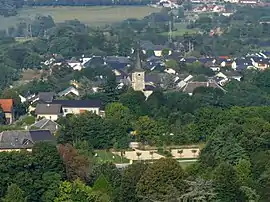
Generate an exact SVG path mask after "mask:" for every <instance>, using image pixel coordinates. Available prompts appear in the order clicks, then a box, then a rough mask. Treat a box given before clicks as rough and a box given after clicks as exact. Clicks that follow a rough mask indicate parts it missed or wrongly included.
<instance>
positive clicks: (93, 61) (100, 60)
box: [82, 56, 106, 68]
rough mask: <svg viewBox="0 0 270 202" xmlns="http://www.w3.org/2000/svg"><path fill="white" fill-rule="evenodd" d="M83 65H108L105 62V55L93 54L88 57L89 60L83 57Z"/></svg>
mask: <svg viewBox="0 0 270 202" xmlns="http://www.w3.org/2000/svg"><path fill="white" fill-rule="evenodd" d="M82 65H83V66H84V67H86V68H87V67H90V66H92V65H95V66H103V65H106V62H105V59H104V57H102V56H92V57H91V58H87V60H86V59H85V58H83V60H82Z"/></svg>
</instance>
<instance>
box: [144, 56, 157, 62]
mask: <svg viewBox="0 0 270 202" xmlns="http://www.w3.org/2000/svg"><path fill="white" fill-rule="evenodd" d="M146 61H149V62H155V61H161V57H157V56H154V55H152V56H151V57H149V58H147V59H146Z"/></svg>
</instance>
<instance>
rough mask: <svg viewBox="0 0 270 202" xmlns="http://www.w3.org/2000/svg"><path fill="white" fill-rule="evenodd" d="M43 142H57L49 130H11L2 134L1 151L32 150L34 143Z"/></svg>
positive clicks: (0, 137) (0, 134)
mask: <svg viewBox="0 0 270 202" xmlns="http://www.w3.org/2000/svg"><path fill="white" fill-rule="evenodd" d="M41 141H55V137H54V136H53V135H52V134H51V132H50V131H48V130H35V131H20V130H13V131H12V130H11V131H3V132H1V133H0V149H22V148H31V147H33V144H34V143H36V142H41Z"/></svg>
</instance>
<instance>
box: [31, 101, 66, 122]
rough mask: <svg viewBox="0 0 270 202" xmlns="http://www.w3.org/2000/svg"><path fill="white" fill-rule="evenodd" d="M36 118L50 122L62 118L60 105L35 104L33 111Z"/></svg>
mask: <svg viewBox="0 0 270 202" xmlns="http://www.w3.org/2000/svg"><path fill="white" fill-rule="evenodd" d="M35 113H36V115H37V118H38V119H40V118H46V119H49V120H52V121H56V120H57V119H58V118H59V117H61V116H62V114H63V110H62V105H61V104H51V103H46V104H37V107H36V111H35Z"/></svg>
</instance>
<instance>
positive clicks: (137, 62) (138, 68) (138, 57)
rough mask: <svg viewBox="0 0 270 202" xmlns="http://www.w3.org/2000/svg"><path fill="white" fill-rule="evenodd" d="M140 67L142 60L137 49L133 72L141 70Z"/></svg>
mask: <svg viewBox="0 0 270 202" xmlns="http://www.w3.org/2000/svg"><path fill="white" fill-rule="evenodd" d="M143 71H144V70H143V68H142V61H141V58H140V51H139V49H138V50H137V51H136V61H135V66H134V72H143Z"/></svg>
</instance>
